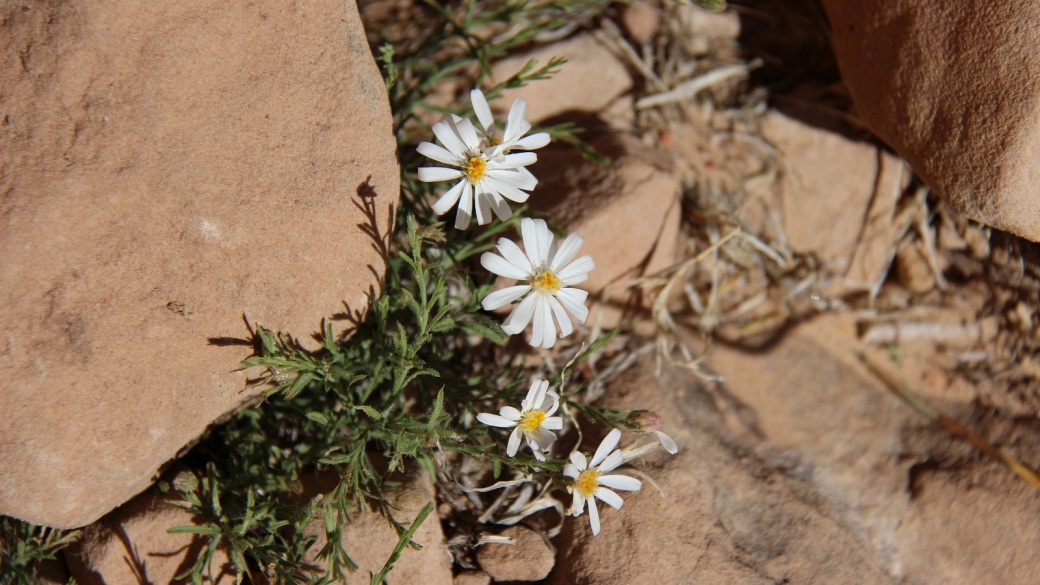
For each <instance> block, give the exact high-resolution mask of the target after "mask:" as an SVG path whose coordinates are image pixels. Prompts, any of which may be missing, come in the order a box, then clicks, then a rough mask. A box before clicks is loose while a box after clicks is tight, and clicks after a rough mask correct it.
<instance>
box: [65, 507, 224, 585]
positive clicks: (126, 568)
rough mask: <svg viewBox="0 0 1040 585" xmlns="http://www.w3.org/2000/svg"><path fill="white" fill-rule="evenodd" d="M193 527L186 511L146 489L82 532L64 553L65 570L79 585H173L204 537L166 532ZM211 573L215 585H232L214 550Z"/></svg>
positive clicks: (193, 558) (203, 543)
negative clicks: (76, 541) (147, 584)
mask: <svg viewBox="0 0 1040 585" xmlns="http://www.w3.org/2000/svg"><path fill="white" fill-rule="evenodd" d="M195 523H196V522H195V521H194V518H193V516H192V515H191V514H190V513H189V512H187V511H185V510H184V509H183V508H179V507H177V506H174V505H173V504H170V503H168V502H167V501H166V500H165V499H164V498H163V497H162V495H161V494H159V493H158V491H156V490H154V489H150V490H148V491H146V492H145V493H143V494H141V495H139V496H137V497H136V498H134V499H132V500H130V501H129V502H127V503H126V504H124V505H122V506H120V507H119V508H118V509H116V510H114V511H113V512H112V513H111V514H108V515H107V516H105V517H104V518H103V519H102V520H100V521H98V522H95V523H94V524H91V525H90V526H88V527H86V528H85V529H84V530H83V537H82V538H81V539H80V542H79V543H77V544H75V545H73V546H72V547H71V548H70V549H69V550H68V551H67V554H66V558H67V559H68V564H69V568H70V569H71V571H72V575H73V577H75V578H76V582H77V583H81V584H82V585H138V584H140V583H156V584H159V583H163V584H166V583H174V582H175V581H174V577H176V576H177V575H180V574H182V573H184V572H185V571H187V570H188V569H190V568H191V567H192V566H193V565H194V564H195V561H197V560H198V558H199V555H200V554H201V553H202V552H203V551H204V550H205V548H206V546H207V545H208V543H209V538H208V537H205V536H202V535H198V534H169V533H167V532H166V531H167V530H168V529H170V528H173V527H174V526H188V525H192V524H195ZM210 569H211V571H212V574H213V576H214V583H215V584H223V585H228V584H232V583H234V582H235V577H234V573H235V568H234V565H233V564H232V563H231V560H230V558H228V556H227V553H226V551H225V549H223V548H218V549H217V554H216V556H215V558H214V564H213V566H211V567H210Z"/></svg>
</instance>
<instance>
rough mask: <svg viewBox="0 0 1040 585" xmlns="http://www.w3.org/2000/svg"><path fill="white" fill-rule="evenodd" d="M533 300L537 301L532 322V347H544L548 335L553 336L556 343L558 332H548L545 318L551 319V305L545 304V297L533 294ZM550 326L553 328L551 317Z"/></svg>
mask: <svg viewBox="0 0 1040 585" xmlns="http://www.w3.org/2000/svg"><path fill="white" fill-rule="evenodd" d="M531 298H534V300H535V306H534V319H533V320H532V321H531V346H532V347H543V346H544V340H545V336H546V335H552V336H553V341H554V342H555V341H556V332H555V331H553V332H552V333H550V332H549V331H546V327H545V318H546V317H549V304H548V303H546V302H545V297H544V296H542V295H539V294H533V295H531ZM549 326H550V327H551V326H552V317H549ZM550 347H552V346H550Z"/></svg>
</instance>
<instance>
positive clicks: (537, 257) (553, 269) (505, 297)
mask: <svg viewBox="0 0 1040 585" xmlns="http://www.w3.org/2000/svg"><path fill="white" fill-rule="evenodd" d="M510 156H512V155H510ZM520 234H521V236H522V237H523V240H524V250H525V251H526V254H525V253H524V252H523V251H521V250H520V248H519V246H517V245H516V244H515V243H513V242H512V241H511V240H508V239H506V238H501V239H499V240H498V251H499V253H500V254H502V255H501V256H499V255H497V254H493V253H491V252H484V255H483V256H481V257H480V265H481V266H483V267H484V268H487V269H488V270H490V271H491V272H493V273H494V274H497V275H499V276H504V277H506V278H512V279H514V280H517V281H526V284H522V285H521V284H518V285H516V286H510V287H507V288H504V289H502V290H498V291H495V292H493V293H491V294H489V295H488V296H486V297H484V300H483V302H482V303H481V305H482V306H483V307H484V310H485V311H494V310H495V309H497V308H499V307H504V306H505V305H508V304H509V303H512V302H513V301H515V300H517V299H519V298H521V297H524V295H527V296H526V297H524V300H522V301H520V304H519V305H517V306H516V308H515V309H513V312H512V313H510V314H509V317H507V318H506V320H505V323H503V324H502V330H503V331H505V332H506V333H508V334H509V335H516V334H517V333H520V332H521V331H523V330H524V329H525V328H527V324H528V323H529V322H530V321H531V317H534V327H533V330H532V333H531V345H533V346H535V347H545V348H549V347H552V346H553V345H554V344H555V343H556V326H555V325H554V324H553V316H554V315H555V316H556V323H558V324H559V327H560V337H567V336H568V335H570V334H571V331H573V330H574V327H573V325H572V324H571V318H570V316H569V315H568V314H567V311H570V313H571V314H572V315H574V317H575V318H577V320H578V322H579V323H584V322H585V319H587V318H588V316H589V310H588V309H587V308H586V307H585V299H586V298H588V296H589V293H588V292H587V291H584V290H581V289H576V288H569V287H570V286H572V285H575V284H578V283H582V282H585V281H586V280H588V278H589V271H591V270H592V269H593V268H595V267H596V263H595V262H593V261H592V256H589V255H585V256H582V257H581V258H578V259H577V260H575V261H574V262H571V259H572V258H574V256H575V255H576V254H577V253H578V250H579V249H581V244H582V242H584V241H585V240H584V238H582V237H581V236H580V235H578V234H570V235H569V236H567V239H565V240H564V241H563V243H562V244H560V247H559V249H557V247H556V238H555V237H554V236H553V235H552V232H550V231H549V226H547V225H546V224H545V222H544V221H542V220H540V219H530V218H526V217H525V218H524V219H521V220H520ZM564 307H566V308H567V310H566V311H564Z"/></svg>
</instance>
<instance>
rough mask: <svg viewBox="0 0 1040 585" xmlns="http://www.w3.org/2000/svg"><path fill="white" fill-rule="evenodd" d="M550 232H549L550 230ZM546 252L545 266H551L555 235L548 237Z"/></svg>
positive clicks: (553, 255)
mask: <svg viewBox="0 0 1040 585" xmlns="http://www.w3.org/2000/svg"><path fill="white" fill-rule="evenodd" d="M550 233H551V232H550ZM548 250H549V251H548V252H546V254H545V265H546V267H549V266H552V263H553V258H555V257H556V237H555V236H551V237H550V238H549V247H548Z"/></svg>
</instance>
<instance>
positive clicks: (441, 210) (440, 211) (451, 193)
mask: <svg viewBox="0 0 1040 585" xmlns="http://www.w3.org/2000/svg"><path fill="white" fill-rule="evenodd" d="M468 184H469V182H468V181H465V180H463V181H459V182H458V183H456V184H455V186H454V187H452V188H451V189H448V191H447V192H446V193H445V194H444V195H441V198H440V199H438V200H437V202H436V203H434V204H433V212H434V213H435V214H437V215H444V214H445V213H448V210H450V209H451V208H452V207H455V204H456V203H458V201H459V196H460V195H462V190H463V189H465V188H466V185H468Z"/></svg>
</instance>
